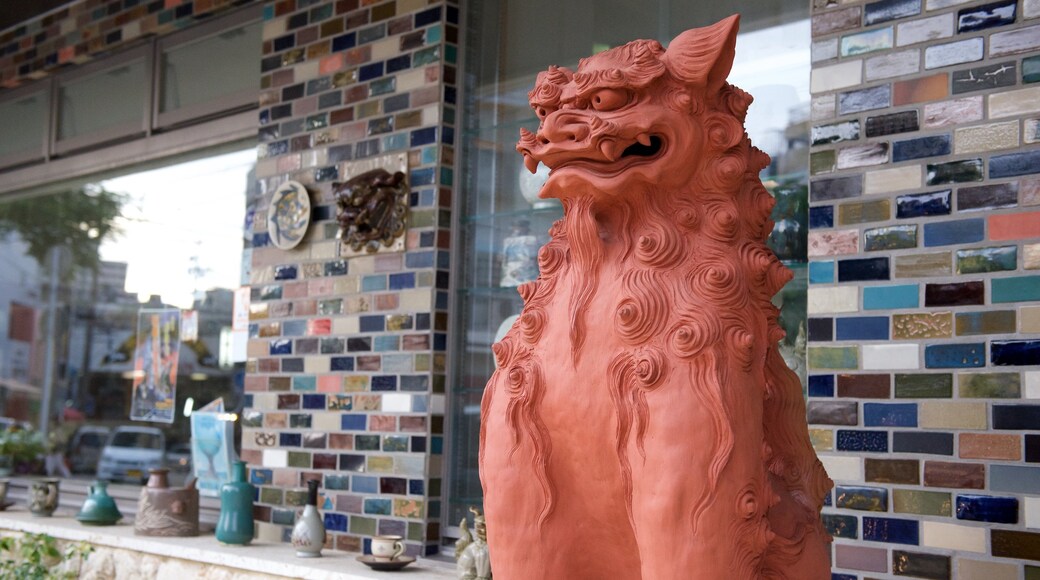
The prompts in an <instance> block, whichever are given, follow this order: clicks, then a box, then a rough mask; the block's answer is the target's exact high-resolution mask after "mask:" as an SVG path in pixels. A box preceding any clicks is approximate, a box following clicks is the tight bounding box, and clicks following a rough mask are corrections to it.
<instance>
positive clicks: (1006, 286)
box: [990, 276, 1040, 304]
mask: <svg viewBox="0 0 1040 580" xmlns="http://www.w3.org/2000/svg"><path fill="white" fill-rule="evenodd" d="M991 283H992V292H991V294H990V295H991V296H992V300H991V302H993V303H994V304H998V303H1001V302H1027V301H1034V300H1040V276H1018V277H1016V278H994V279H993V281H992V282H991Z"/></svg>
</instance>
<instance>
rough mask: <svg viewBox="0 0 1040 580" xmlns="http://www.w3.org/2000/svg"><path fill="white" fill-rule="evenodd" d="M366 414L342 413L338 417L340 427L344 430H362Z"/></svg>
mask: <svg viewBox="0 0 1040 580" xmlns="http://www.w3.org/2000/svg"><path fill="white" fill-rule="evenodd" d="M366 418H367V415H357V414H351V413H344V414H343V415H342V416H341V417H340V428H341V429H343V430H344V431H364V430H365V423H366Z"/></svg>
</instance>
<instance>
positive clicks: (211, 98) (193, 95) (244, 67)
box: [159, 22, 260, 124]
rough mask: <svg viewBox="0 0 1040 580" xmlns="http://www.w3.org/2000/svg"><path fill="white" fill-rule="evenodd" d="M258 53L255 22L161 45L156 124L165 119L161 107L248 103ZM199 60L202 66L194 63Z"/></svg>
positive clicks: (255, 88)
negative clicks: (164, 46) (203, 63)
mask: <svg viewBox="0 0 1040 580" xmlns="http://www.w3.org/2000/svg"><path fill="white" fill-rule="evenodd" d="M259 54H260V23H259V22H254V23H252V24H249V25H246V26H243V27H240V28H235V29H233V30H228V31H225V32H221V33H219V34H214V35H211V36H207V37H204V38H201V39H199V40H195V41H191V42H188V43H185V44H179V45H176V46H173V47H171V48H164V49H163V50H162V57H161V58H162V68H161V70H160V74H161V79H162V80H161V83H162V90H161V91H160V94H159V113H160V117H161V118H160V124H165V122H163V121H164V119H163V118H162V115H161V114H162V113H170V112H173V111H179V110H184V109H189V108H192V107H197V106H199V105H207V104H208V105H212V106H213V107H214V108H215V109H216V110H221V109H224V108H229V107H231V106H236V105H241V104H242V103H246V104H252V103H254V102H255V101H256V95H257V93H258V92H259V90H260V75H259V74H258V73H257V69H256V61H257V58H258V55H259ZM200 62H205V63H206V66H203V67H200V66H199V63H200ZM228 98H230V99H231V100H230V101H227V99H228Z"/></svg>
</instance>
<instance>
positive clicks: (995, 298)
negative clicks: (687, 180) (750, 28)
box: [808, 0, 1040, 580]
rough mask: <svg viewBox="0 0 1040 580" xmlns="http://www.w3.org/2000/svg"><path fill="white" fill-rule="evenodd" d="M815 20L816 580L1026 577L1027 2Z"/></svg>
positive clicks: (942, 5)
mask: <svg viewBox="0 0 1040 580" xmlns="http://www.w3.org/2000/svg"><path fill="white" fill-rule="evenodd" d="M813 4H814V6H813V12H812V14H813V16H812V33H813V49H812V59H813V73H812V91H813V104H812V111H813V125H814V127H813V133H812V137H813V148H812V154H811V163H810V165H811V173H812V177H811V189H810V192H811V193H810V199H811V208H810V224H811V226H810V227H811V231H810V234H809V246H810V261H811V262H810V270H809V272H810V274H809V275H810V290H809V312H810V314H809V316H810V319H809V323H808V332H809V353H808V356H809V365H810V373H811V376H810V378H809V387H808V388H809V403H808V406H809V409H808V412H809V422H810V429H811V436H812V439H813V442H814V444H815V446H816V448H817V449H818V451H819V452H820V455H821V458H822V459H823V461H824V464H825V465H826V467H827V469H828V471H829V473H830V475H831V477H832V478H833V479H834V480H835V482H836V489H835V491H834V492H833V494H832V496H831V502H830V503H831V507H828V508H826V509H825V510H824V511H825V515H824V519H825V521H826V524H827V527H828V528H829V530H830V531H831V533H832V534H833V535H834V537H835V541H834V544H833V559H834V565H835V576H834V577H835V578H841V579H845V578H876V577H888V576H889V575H891V576H912V577H917V578H984V579H985V580H1004V579H1009V580H1010V579H1020V578H1023V577H1025V578H1028V579H1035V578H1040V529H1038V528H1040V400H1038V399H1040V334H1038V333H1040V145H1038V142H1040V130H1038V126H1040V83H1038V81H1040V1H1038V0H1024V1H1020V2H1015V1H1014V0H1010V1H1000V2H966V1H964V0H882V1H880V2H855V1H852V2H847V1H846V2H841V3H839V2H838V1H837V0H814V2H813ZM1034 83H1036V84H1034Z"/></svg>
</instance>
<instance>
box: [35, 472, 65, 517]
mask: <svg viewBox="0 0 1040 580" xmlns="http://www.w3.org/2000/svg"><path fill="white" fill-rule="evenodd" d="M60 484H61V480H60V479H39V480H36V481H33V482H32V483H31V484H30V485H29V511H30V512H32V515H34V516H41V517H49V516H51V515H52V514H54V510H56V509H58V486H59V485H60Z"/></svg>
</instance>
